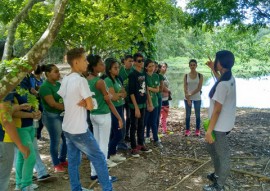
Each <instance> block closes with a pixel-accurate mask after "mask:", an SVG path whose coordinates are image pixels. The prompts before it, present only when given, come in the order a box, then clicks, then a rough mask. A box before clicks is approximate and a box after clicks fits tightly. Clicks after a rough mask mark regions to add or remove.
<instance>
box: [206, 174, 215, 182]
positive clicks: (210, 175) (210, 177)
mask: <svg viewBox="0 0 270 191" xmlns="http://www.w3.org/2000/svg"><path fill="white" fill-rule="evenodd" d="M206 177H207V179H208V180H210V181H212V182H213V183H217V179H218V176H217V175H216V174H215V173H214V172H213V173H211V174H208V175H207V176H206Z"/></svg>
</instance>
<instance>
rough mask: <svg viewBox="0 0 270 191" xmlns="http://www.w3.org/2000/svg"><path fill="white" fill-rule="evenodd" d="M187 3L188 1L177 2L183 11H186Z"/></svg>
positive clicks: (178, 0)
mask: <svg viewBox="0 0 270 191" xmlns="http://www.w3.org/2000/svg"><path fill="white" fill-rule="evenodd" d="M187 2H188V0H177V5H178V6H180V7H182V9H183V10H185V8H186V4H187Z"/></svg>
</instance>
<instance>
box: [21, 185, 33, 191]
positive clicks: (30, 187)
mask: <svg viewBox="0 0 270 191" xmlns="http://www.w3.org/2000/svg"><path fill="white" fill-rule="evenodd" d="M21 191H34V188H33V187H32V184H31V185H30V186H27V187H24V188H22V189H21Z"/></svg>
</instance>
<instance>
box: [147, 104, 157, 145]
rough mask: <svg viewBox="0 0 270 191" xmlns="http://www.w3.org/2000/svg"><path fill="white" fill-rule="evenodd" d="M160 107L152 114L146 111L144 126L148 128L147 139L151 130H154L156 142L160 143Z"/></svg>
mask: <svg viewBox="0 0 270 191" xmlns="http://www.w3.org/2000/svg"><path fill="white" fill-rule="evenodd" d="M157 117H158V107H155V108H154V110H153V111H152V112H149V111H147V110H146V111H145V117H144V126H146V137H150V128H151V129H152V133H153V138H154V142H157V141H158V126H157Z"/></svg>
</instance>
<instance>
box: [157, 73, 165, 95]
mask: <svg viewBox="0 0 270 191" xmlns="http://www.w3.org/2000/svg"><path fill="white" fill-rule="evenodd" d="M158 77H159V84H160V82H162V81H164V80H165V78H164V76H163V75H162V74H158ZM158 98H162V95H161V92H160V91H159V92H158Z"/></svg>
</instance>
